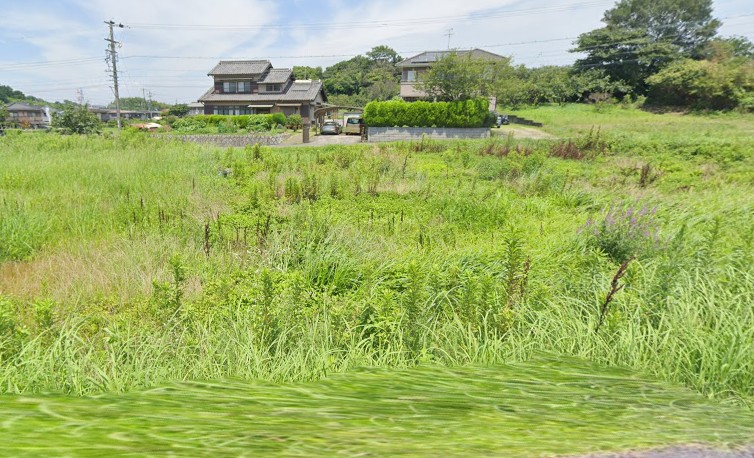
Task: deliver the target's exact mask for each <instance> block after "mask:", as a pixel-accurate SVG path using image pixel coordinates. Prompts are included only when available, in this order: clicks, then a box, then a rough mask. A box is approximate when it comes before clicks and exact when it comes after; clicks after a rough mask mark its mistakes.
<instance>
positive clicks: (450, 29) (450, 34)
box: [443, 27, 454, 49]
mask: <svg viewBox="0 0 754 458" xmlns="http://www.w3.org/2000/svg"><path fill="white" fill-rule="evenodd" d="M453 35H454V33H453V28H452V27H451V28H449V29H448V33H446V34H445V35H443V36H444V37H448V49H450V37H452V36H453Z"/></svg>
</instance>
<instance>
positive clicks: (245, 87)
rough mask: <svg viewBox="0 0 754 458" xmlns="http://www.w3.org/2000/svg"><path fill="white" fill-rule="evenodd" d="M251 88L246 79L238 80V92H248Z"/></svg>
mask: <svg viewBox="0 0 754 458" xmlns="http://www.w3.org/2000/svg"><path fill="white" fill-rule="evenodd" d="M250 89H251V85H250V84H249V82H248V81H239V82H238V92H249V90H250Z"/></svg>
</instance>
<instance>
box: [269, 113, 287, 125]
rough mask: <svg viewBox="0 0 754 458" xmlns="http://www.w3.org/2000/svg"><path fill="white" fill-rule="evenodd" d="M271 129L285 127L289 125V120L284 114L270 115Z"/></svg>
mask: <svg viewBox="0 0 754 458" xmlns="http://www.w3.org/2000/svg"><path fill="white" fill-rule="evenodd" d="M270 124H271V126H270V127H277V126H285V125H286V124H288V120H287V119H286V118H285V115H284V114H283V113H273V114H272V115H270Z"/></svg>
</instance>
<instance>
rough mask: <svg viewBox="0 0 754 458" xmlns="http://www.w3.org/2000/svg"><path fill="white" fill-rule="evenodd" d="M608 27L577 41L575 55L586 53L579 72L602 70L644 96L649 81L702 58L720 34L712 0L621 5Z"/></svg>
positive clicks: (635, 0) (643, 0) (629, 0)
mask: <svg viewBox="0 0 754 458" xmlns="http://www.w3.org/2000/svg"><path fill="white" fill-rule="evenodd" d="M602 22H604V23H605V27H602V28H599V29H595V30H592V31H591V32H587V33H584V34H582V35H580V36H579V38H578V39H577V41H576V48H574V49H572V50H571V51H572V52H582V53H586V54H587V56H586V57H585V58H583V59H580V60H578V61H577V62H576V64H575V67H576V68H577V69H590V68H603V69H604V70H605V72H606V73H607V74H608V75H609V76H610V77H611V79H613V80H615V81H623V82H625V83H627V84H628V86H630V87H631V88H633V90H634V91H635V92H636V93H640V94H641V93H645V92H646V89H647V85H646V83H645V79H646V78H647V77H649V76H650V75H652V74H654V73H656V72H658V71H659V70H660V69H662V68H663V67H665V66H666V65H668V64H669V63H671V62H673V61H674V60H676V59H679V58H695V59H698V58H700V57H701V56H702V55H703V51H704V48H705V46H706V45H707V44H708V43H709V41H710V40H711V39H712V38H713V37H714V36H715V34H716V33H717V29H718V27H719V26H720V21H718V20H717V19H715V18H713V17H712V0H620V1H619V2H618V3H617V4H616V5H615V7H613V8H612V9H609V10H607V11H606V12H605V15H604V17H603V19H602Z"/></svg>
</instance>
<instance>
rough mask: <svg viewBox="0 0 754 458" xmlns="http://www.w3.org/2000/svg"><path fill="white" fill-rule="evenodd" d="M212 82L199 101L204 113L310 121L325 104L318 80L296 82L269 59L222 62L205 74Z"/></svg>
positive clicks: (321, 87) (288, 70)
mask: <svg viewBox="0 0 754 458" xmlns="http://www.w3.org/2000/svg"><path fill="white" fill-rule="evenodd" d="M207 75H208V76H211V77H212V78H213V80H214V84H213V86H212V87H211V88H210V89H209V90H207V92H205V93H204V95H202V96H201V97H199V102H201V103H203V104H204V114H220V115H242V114H264V113H283V114H285V115H286V116H290V115H292V114H300V115H301V116H302V117H307V118H312V117H313V112H314V110H315V109H316V108H319V107H322V106H323V105H324V104H325V103H326V102H327V96H326V95H325V91H324V88H323V85H322V82H321V81H319V80H296V79H295V78H294V77H293V72H292V71H291V69H288V68H272V64H271V63H270V61H268V60H223V61H220V62H219V63H218V64H217V65H216V66H215V68H213V69H212V70H211V71H210V72H209V73H208V74H207Z"/></svg>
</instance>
